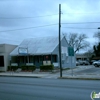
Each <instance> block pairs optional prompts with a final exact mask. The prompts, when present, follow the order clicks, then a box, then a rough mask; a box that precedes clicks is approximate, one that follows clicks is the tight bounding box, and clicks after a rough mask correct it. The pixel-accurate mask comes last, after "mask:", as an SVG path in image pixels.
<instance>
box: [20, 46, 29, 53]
mask: <svg viewBox="0 0 100 100" xmlns="http://www.w3.org/2000/svg"><path fill="white" fill-rule="evenodd" d="M18 52H19V54H28V48H23V47H19V48H18Z"/></svg>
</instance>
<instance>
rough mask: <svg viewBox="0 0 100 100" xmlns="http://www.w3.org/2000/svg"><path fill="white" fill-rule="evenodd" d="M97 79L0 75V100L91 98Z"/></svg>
mask: <svg viewBox="0 0 100 100" xmlns="http://www.w3.org/2000/svg"><path fill="white" fill-rule="evenodd" d="M94 90H95V92H96V93H99V92H100V81H98V80H95V81H94V80H70V79H66V80H64V79H45V78H20V77H16V78H15V77H0V100H91V97H90V95H91V93H92V91H94Z"/></svg>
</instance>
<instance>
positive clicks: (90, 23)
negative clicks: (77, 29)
mask: <svg viewBox="0 0 100 100" xmlns="http://www.w3.org/2000/svg"><path fill="white" fill-rule="evenodd" d="M94 23H100V22H76V23H61V24H94Z"/></svg>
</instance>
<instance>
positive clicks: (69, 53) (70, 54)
mask: <svg viewBox="0 0 100 100" xmlns="http://www.w3.org/2000/svg"><path fill="white" fill-rule="evenodd" d="M68 55H69V56H74V49H73V47H68Z"/></svg>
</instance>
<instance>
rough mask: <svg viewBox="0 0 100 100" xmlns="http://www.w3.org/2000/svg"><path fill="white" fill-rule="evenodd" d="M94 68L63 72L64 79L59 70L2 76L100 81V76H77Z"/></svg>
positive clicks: (3, 73)
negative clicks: (79, 72) (78, 72)
mask: <svg viewBox="0 0 100 100" xmlns="http://www.w3.org/2000/svg"><path fill="white" fill-rule="evenodd" d="M89 68H92V67H91V66H85V67H84V66H82V67H81V66H79V67H76V68H75V69H73V72H74V73H73V74H72V70H71V69H70V70H63V72H62V78H60V72H59V70H57V71H54V72H40V71H38V70H36V71H35V72H2V73H0V76H3V77H4V76H6V77H29V78H54V79H57V78H60V79H86V80H87V79H88V80H94V79H95V80H100V74H89V73H88V74H76V72H77V71H82V70H85V69H89Z"/></svg>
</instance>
